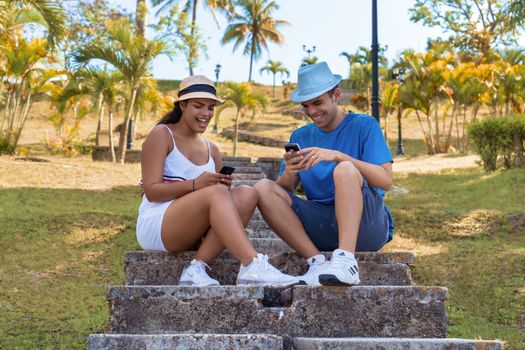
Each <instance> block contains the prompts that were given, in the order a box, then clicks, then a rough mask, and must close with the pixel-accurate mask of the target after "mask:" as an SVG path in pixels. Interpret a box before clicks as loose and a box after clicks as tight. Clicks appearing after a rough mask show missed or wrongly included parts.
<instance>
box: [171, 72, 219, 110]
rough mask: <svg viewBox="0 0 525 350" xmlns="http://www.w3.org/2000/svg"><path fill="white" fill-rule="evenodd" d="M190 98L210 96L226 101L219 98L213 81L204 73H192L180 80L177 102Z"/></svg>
mask: <svg viewBox="0 0 525 350" xmlns="http://www.w3.org/2000/svg"><path fill="white" fill-rule="evenodd" d="M190 98H209V99H211V100H214V101H217V102H218V103H220V104H222V103H224V100H221V99H220V98H217V90H216V89H215V86H214V85H213V82H212V81H211V80H210V79H208V78H206V77H205V76H204V75H190V76H189V77H187V78H184V79H183V80H182V81H181V82H180V86H179V93H178V95H177V102H179V101H184V100H188V99H190Z"/></svg>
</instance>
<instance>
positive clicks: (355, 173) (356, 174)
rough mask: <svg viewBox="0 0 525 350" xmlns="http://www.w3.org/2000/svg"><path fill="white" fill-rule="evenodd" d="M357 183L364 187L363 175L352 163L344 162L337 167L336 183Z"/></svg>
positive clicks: (335, 171)
mask: <svg viewBox="0 0 525 350" xmlns="http://www.w3.org/2000/svg"><path fill="white" fill-rule="evenodd" d="M338 180H343V181H345V182H346V181H357V182H358V183H359V184H360V185H361V186H362V185H363V175H361V172H360V171H359V169H357V167H356V166H355V165H354V164H352V162H349V161H344V162H340V163H339V164H337V165H336V166H335V169H334V181H338Z"/></svg>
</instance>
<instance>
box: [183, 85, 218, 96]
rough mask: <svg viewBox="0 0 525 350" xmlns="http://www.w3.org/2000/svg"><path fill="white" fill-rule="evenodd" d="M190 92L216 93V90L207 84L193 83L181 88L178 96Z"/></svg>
mask: <svg viewBox="0 0 525 350" xmlns="http://www.w3.org/2000/svg"><path fill="white" fill-rule="evenodd" d="M192 92H208V93H210V94H213V95H216V94H217V92H216V90H215V87H213V86H211V85H208V84H193V85H191V86H188V87H187V88H186V89H183V90H181V91H179V94H178V96H179V97H181V96H182V95H186V94H189V93H192Z"/></svg>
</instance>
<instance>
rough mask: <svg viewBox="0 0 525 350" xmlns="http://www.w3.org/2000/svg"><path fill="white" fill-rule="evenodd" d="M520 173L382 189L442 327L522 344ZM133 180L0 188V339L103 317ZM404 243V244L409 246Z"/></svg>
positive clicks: (63, 345) (88, 326)
mask: <svg viewBox="0 0 525 350" xmlns="http://www.w3.org/2000/svg"><path fill="white" fill-rule="evenodd" d="M523 183H525V171H524V170H512V171H506V172H497V173H494V174H490V175H485V174H484V173H482V172H481V171H480V170H463V171H457V172H450V173H443V174H432V175H415V174H410V175H402V176H401V175H400V176H398V177H397V179H396V186H400V187H404V188H407V189H408V190H409V192H408V193H407V194H399V195H389V197H388V203H389V205H390V207H391V208H392V211H393V215H394V217H395V219H396V226H397V233H396V237H395V239H394V241H393V242H392V243H391V244H390V249H407V248H410V249H413V250H414V252H415V253H416V264H415V266H414V268H413V273H414V277H415V279H416V281H417V282H418V283H420V284H424V285H442V286H446V287H448V288H449V293H450V298H449V300H448V302H447V304H446V305H447V312H448V316H449V321H450V325H449V336H450V337H464V338H478V337H480V338H485V339H494V338H498V339H503V340H505V341H507V342H508V344H507V349H511V350H517V349H523V348H524V347H525V341H524V339H525V332H524V331H523V330H519V329H518V324H517V323H518V316H519V315H520V314H522V313H524V312H525V233H524V231H525V228H523V227H522V228H521V231H519V232H516V230H515V228H514V227H512V225H510V224H509V223H508V222H507V221H506V220H505V217H506V215H507V214H509V213H516V212H522V213H523V212H525V201H523V198H525V188H524V187H523V186H520V185H519V184H523ZM139 202H140V198H139V196H138V195H137V193H136V188H118V189H115V190H112V191H106V192H100V191H80V190H50V189H31V188H18V189H1V190H0V203H2V204H1V205H0V227H1V240H0V250H1V252H2V254H1V255H0V348H1V349H4V348H5V349H28V348H39V349H84V348H85V346H86V340H87V337H88V335H89V334H90V333H94V332H100V331H103V330H104V328H105V326H106V322H107V320H108V316H109V314H108V308H107V304H106V300H105V294H104V290H105V286H106V285H108V284H121V283H122V282H123V281H124V266H123V256H124V252H125V251H126V250H134V249H138V245H137V243H136V241H135V235H134V226H135V219H136V211H137V207H138V204H139ZM407 242H408V243H407Z"/></svg>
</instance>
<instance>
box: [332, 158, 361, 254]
mask: <svg viewBox="0 0 525 350" xmlns="http://www.w3.org/2000/svg"><path fill="white" fill-rule="evenodd" d="M334 182H335V216H336V218H337V228H338V230H339V248H340V249H343V250H346V251H348V252H352V253H354V252H355V247H356V242H357V235H358V233H359V224H360V223H361V216H362V214H363V190H362V188H363V176H362V175H361V173H360V172H359V170H357V168H356V167H355V166H354V165H353V164H352V163H351V162H341V163H339V164H338V165H337V166H336V167H335V170H334Z"/></svg>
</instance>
